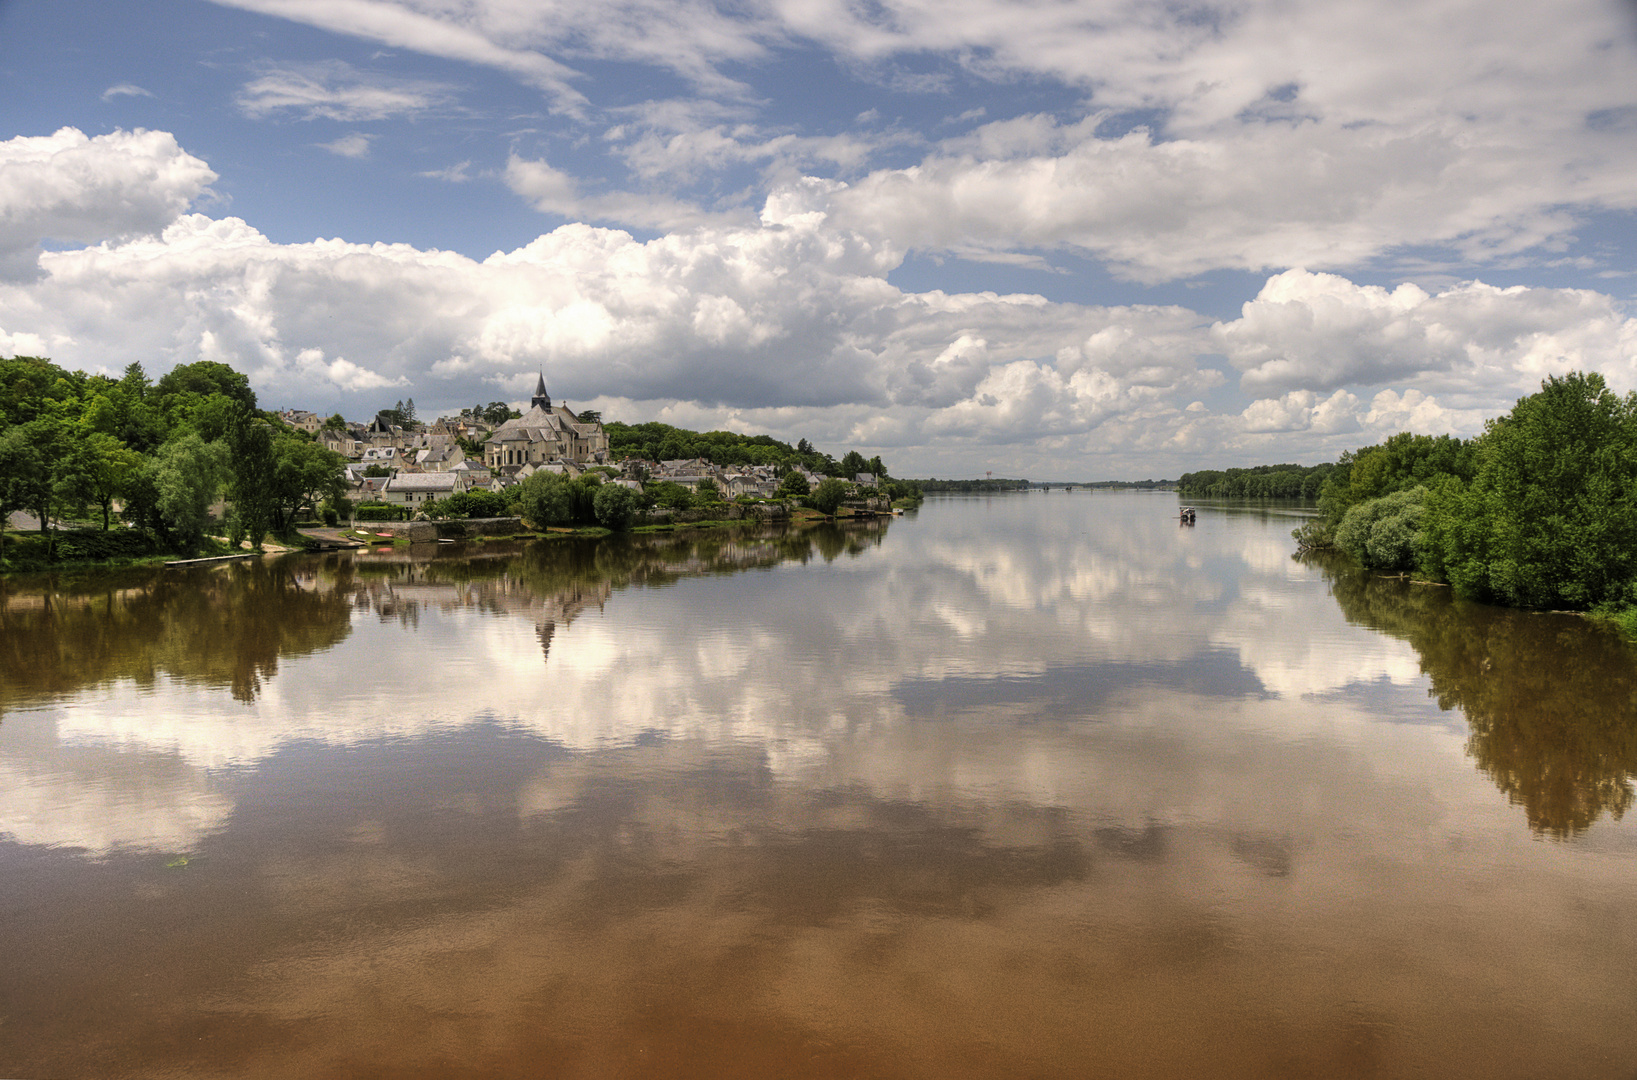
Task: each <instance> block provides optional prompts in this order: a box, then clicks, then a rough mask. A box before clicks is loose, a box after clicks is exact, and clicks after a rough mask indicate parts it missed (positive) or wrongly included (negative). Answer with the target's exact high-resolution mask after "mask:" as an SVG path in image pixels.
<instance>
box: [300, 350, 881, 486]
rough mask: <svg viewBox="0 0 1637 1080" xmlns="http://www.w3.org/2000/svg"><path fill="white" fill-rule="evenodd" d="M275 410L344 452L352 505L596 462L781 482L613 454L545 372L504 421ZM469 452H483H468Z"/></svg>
mask: <svg viewBox="0 0 1637 1080" xmlns="http://www.w3.org/2000/svg"><path fill="white" fill-rule="evenodd" d="M278 415H279V417H280V418H281V419H282V420H283V421H284V422H285V423H287V424H289V425H290V426H291V427H294V428H297V429H299V430H302V431H305V432H307V433H309V434H311V435H312V436H313V437H314V438H316V439H317V440H318V441H319V442H320V443H321V444H322V445H323V446H324V447H325V448H326V449H328V450H331V451H334V452H335V453H337V454H339V455H341V456H342V457H344V458H346V459H347V463H346V465H345V466H344V469H345V475H346V492H345V494H346V496H347V498H348V499H349V500H350V501H351V503H352V504H354V505H360V504H386V505H390V506H397V507H404V508H406V510H409V511H413V510H414V509H416V508H419V507H422V506H424V505H425V504H427V503H431V502H435V501H437V500H442V499H448V498H450V497H451V496H454V495H459V494H463V493H469V492H474V491H490V492H495V493H497V494H500V493H504V492H505V491H506V490H507V489H509V488H512V487H515V486H516V485H518V484H521V483H522V482H523V481H525V480H527V479H528V478H529V477H531V476H533V475H535V474H536V473H540V472H546V473H556V474H560V475H564V476H567V477H569V478H571V479H572V478H575V477H578V476H580V475H582V474H583V473H585V472H586V471H587V470H590V469H599V470H601V471H603V472H604V474H605V475H606V476H607V477H608V479H607V480H606V481H605V482H606V483H612V484H618V485H620V486H623V487H628V488H630V489H632V490H633V491H636V492H638V493H639V494H640V493H641V492H642V491H643V486H644V484H645V483H647V484H653V483H659V482H669V483H672V484H676V485H679V486H681V487H683V488H686V489H687V490H688V491H689V492H694V493H697V492H698V491H700V490H701V488H702V487H707V486H710V487H714V489H715V490H716V491H717V492H718V493H720V494H721V495H722V496H723V497H724V498H725V499H730V500H731V499H737V498H740V497H742V496H749V497H752V498H758V499H772V498H774V497H775V496H776V495H777V493H778V491H779V489H780V483H781V476H780V469H779V467H778V466H775V465H735V466H719V465H715V464H712V463H711V462H709V461H706V460H704V459H703V458H683V459H677V460H668V461H650V460H646V459H643V458H641V457H634V456H633V457H626V458H624V459H623V460H620V461H615V460H614V455H613V454H612V453H611V452H610V450H609V444H608V435H607V433H606V432H605V430H604V428H603V424H602V421H601V420H600V418H597V417H596V415H595V414H594V413H582V414H576V413H575V412H574V411H573V410H571V409H570V408H569V407H568V405H567V404H566V403H564V402H561V401H558V402H556V403H554V402H553V401H552V399H551V395H550V394H549V393H548V392H547V390H546V381H545V376H544V375H541V376H540V377H539V379H538V382H537V384H536V387H535V392H534V396H533V397H532V398H531V399H530V403H529V409H528V411H526V412H524V413H522V414H521V415H518V416H513V417H511V418H510V419H507V420H505V421H503V422H501V423H499V424H495V423H492V422H491V420H490V418H489V416H487V415H485V414H483V413H482V412H480V411H479V410H476V409H471V410H464V411H463V412H462V413H461V414H460V415H458V416H452V417H451V416H445V417H440V418H439V419H437V420H436V421H434V422H432V423H430V424H419V423H414V422H409V423H400V422H398V421H399V420H400V419H403V418H402V417H401V416H399V415H394V412H393V411H391V410H388V411H385V412H381V413H378V414H377V415H376V416H375V418H374V419H373V420H371V421H369V422H368V423H352V422H348V423H346V424H345V426H344V427H338V426H337V425H336V424H335V422H334V420H333V419H332V420H330V421H325V420H324V419H323V418H322V417H320V416H318V414H316V413H313V412H309V411H305V410H300V409H286V410H283V411H281V412H280V413H279V414H278ZM472 450H479V451H481V452H480V453H469V451H472ZM787 471H788V470H787ZM795 471H796V472H798V473H799V474H800V475H801V476H802V478H803V479H804V480H805V481H807V484H808V485H809V487H811V488H816V487H818V485H819V484H821V483H822V482H823V481H824V480H825V479H827V477H825V476H824V475H822V474H819V473H815V472H812V471H810V470H808V469H807V468H805V467H800V466H797V467H795ZM849 479H850V482H851V483H852V484H853V486H854V487H855V488H856V489H858V490H859V492H860V493H861V494H863V493H868V492H869V491H870V490H872V489H877V488H879V487H880V478H879V477H878V476H877V475H876V474H874V473H869V472H859V473H854V474H853V475H852V476H851V477H850V478H849Z"/></svg>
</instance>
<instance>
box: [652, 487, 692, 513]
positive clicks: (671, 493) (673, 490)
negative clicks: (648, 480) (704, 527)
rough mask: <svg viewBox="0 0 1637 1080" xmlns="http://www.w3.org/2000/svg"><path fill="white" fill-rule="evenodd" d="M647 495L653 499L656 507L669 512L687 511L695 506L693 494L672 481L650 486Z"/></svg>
mask: <svg viewBox="0 0 1637 1080" xmlns="http://www.w3.org/2000/svg"><path fill="white" fill-rule="evenodd" d="M647 494H648V495H650V496H652V497H653V500H654V505H655V506H661V507H664V508H665V509H667V510H686V509H688V508H689V507H691V506H692V505H693V493H692V492H690V491H689V490H688V489H687V488H685V487H683V486H682V485H681V484H678V483H675V482H674V481H671V480H661V481H659V482H658V483H655V484H649V485H648V488H647Z"/></svg>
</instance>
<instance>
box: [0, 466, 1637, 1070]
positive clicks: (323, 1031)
mask: <svg viewBox="0 0 1637 1080" xmlns="http://www.w3.org/2000/svg"><path fill="white" fill-rule="evenodd" d="M1288 532H1289V527H1288V522H1285V521H1278V520H1270V519H1267V518H1264V517H1263V516H1261V515H1257V514H1233V515H1230V514H1217V513H1215V511H1214V510H1207V512H1204V513H1202V515H1201V518H1200V521H1199V524H1198V526H1197V527H1196V528H1194V529H1188V530H1180V529H1178V528H1177V526H1176V522H1175V512H1174V505H1173V504H1172V503H1171V502H1169V501H1167V500H1165V499H1163V498H1157V497H1143V496H1129V497H1124V496H1121V497H1111V498H1105V497H1104V496H1102V495H1100V494H1099V495H1095V496H1094V495H1091V494H1089V493H1077V494H1076V495H1075V496H1059V495H1053V496H1051V497H1050V498H1049V499H1047V498H1046V497H1019V498H1016V499H997V500H993V501H979V500H966V501H962V502H953V501H952V502H950V503H947V504H939V503H937V502H933V503H929V505H928V507H927V508H926V509H925V510H924V511H923V514H922V517H921V519H920V520H917V521H914V522H901V523H899V524H896V525H892V526H891V528H890V530H888V531H882V530H881V529H880V528H872V529H869V530H861V531H850V532H849V531H832V530H825V531H819V532H809V533H801V532H795V533H784V532H768V533H766V534H747V533H738V534H733V535H722V534H713V535H704V536H691V535H687V534H676V535H672V536H662V537H655V538H649V539H643V540H638V541H634V542H631V543H623V542H616V543H601V544H585V543H579V542H576V541H566V542H556V541H554V542H551V543H546V544H539V545H528V546H507V545H498V546H494V545H491V546H485V547H482V548H478V547H473V548H471V549H468V550H466V551H456V550H453V547H452V546H450V545H445V546H442V547H440V548H436V549H427V550H424V551H422V550H409V551H405V550H402V549H399V550H391V551H388V552H386V553H374V554H370V555H367V556H363V557H353V556H335V557H327V558H323V559H301V560H291V561H290V563H289V565H290V566H291V567H293V568H294V571H295V573H296V576H297V587H299V589H301V590H302V591H304V592H309V593H312V594H314V595H317V596H327V597H332V598H333V599H334V600H336V601H338V602H339V603H340V604H341V605H342V606H343V607H344V609H345V616H346V618H345V620H344V621H345V623H346V625H347V626H348V627H350V629H348V630H347V631H346V632H345V633H344V634H343V636H341V637H339V638H337V639H336V640H335V642H334V643H333V645H331V646H328V647H327V648H324V649H320V650H317V651H311V652H306V653H301V654H295V653H289V654H284V655H283V656H281V657H280V663H279V666H278V668H277V670H276V673H272V672H270V671H268V672H264V673H263V674H262V676H261V682H260V684H259V687H258V688H257V689H255V690H254V692H253V693H252V694H251V695H250V696H249V697H248V698H246V697H242V696H241V697H237V698H235V697H234V696H233V695H232V694H231V693H230V690H231V684H230V682H216V683H208V684H207V683H205V682H202V681H184V680H182V679H181V678H180V677H159V676H156V677H155V678H154V679H153V681H152V683H151V685H147V686H142V687H138V686H136V684H134V683H133V682H132V681H131V679H132V678H134V677H133V676H129V675H128V674H125V673H123V672H116V673H114V674H111V675H102V676H98V679H99V680H100V681H95V682H87V683H84V684H77V683H75V682H74V681H73V679H72V678H71V677H69V676H66V675H64V676H59V681H58V682H57V683H55V684H52V686H54V687H55V689H49V690H42V689H35V690H31V691H30V694H31V695H32V696H30V697H28V698H27V704H25V705H21V706H17V707H15V708H14V709H13V710H12V711H11V712H9V713H8V714H7V716H6V717H5V722H4V724H3V725H0V832H4V833H7V834H8V837H7V840H6V841H5V842H3V843H0V956H4V957H6V959H7V963H6V964H0V1001H3V1002H5V1003H6V1015H5V1017H4V1023H3V1024H0V1074H5V1075H24V1076H29V1075H40V1076H46V1075H117V1074H122V1073H123V1074H129V1075H174V1076H182V1077H188V1076H211V1077H229V1076H246V1077H249V1076H255V1077H280V1076H290V1077H304V1076H313V1075H349V1074H376V1075H385V1074H392V1075H399V1074H402V1075H417V1074H419V1075H431V1074H437V1075H472V1076H529V1075H540V1074H542V1073H545V1074H549V1075H561V1076H586V1077H592V1076H656V1075H658V1076H667V1075H698V1076H712V1077H718V1076H755V1077H761V1076H768V1075H781V1076H786V1075H788V1076H803V1075H806V1076H834V1075H857V1076H866V1075H867V1076H881V1077H906V1078H908V1077H917V1078H919V1077H938V1078H939V1080H945V1078H949V1077H964V1076H971V1077H992V1076H1013V1075H1029V1076H1042V1077H1046V1076H1051V1077H1058V1076H1061V1077H1071V1076H1075V1077H1077V1076H1082V1075H1085V1074H1087V1072H1100V1073H1106V1074H1108V1075H1115V1076H1202V1075H1208V1076H1213V1077H1244V1078H1247V1080H1248V1078H1252V1077H1255V1078H1263V1077H1278V1076H1290V1077H1298V1076H1300V1077H1308V1076H1338V1077H1340V1076H1349V1077H1351V1076H1369V1075H1379V1076H1396V1075H1430V1076H1440V1077H1466V1076H1471V1077H1484V1078H1485V1080H1491V1078H1493V1077H1518V1078H1520V1080H1521V1078H1523V1077H1529V1076H1539V1075H1555V1074H1556V1073H1559V1072H1562V1063H1563V1062H1565V1061H1574V1062H1579V1061H1610V1062H1619V1061H1631V1060H1637V1003H1634V1001H1633V999H1632V997H1631V995H1630V993H1629V990H1630V979H1631V977H1630V973H1631V971H1632V970H1633V967H1634V965H1637V936H1634V929H1637V908H1634V906H1633V901H1632V899H1631V898H1632V896H1633V895H1637V889H1634V885H1637V870H1634V867H1637V837H1634V835H1633V831H1632V828H1631V825H1630V823H1629V821H1628V823H1626V824H1624V825H1618V824H1616V823H1615V822H1613V821H1612V820H1611V817H1612V815H1611V814H1610V813H1604V815H1603V819H1602V823H1601V824H1600V825H1599V827H1598V828H1596V829H1593V830H1590V831H1589V832H1588V833H1585V834H1582V835H1580V836H1578V837H1577V838H1576V840H1575V842H1574V843H1565V844H1540V843H1536V842H1534V840H1535V836H1534V834H1532V833H1531V832H1530V831H1529V830H1528V829H1526V828H1524V827H1523V822H1522V820H1521V819H1522V817H1523V815H1521V814H1519V812H1518V811H1516V810H1515V809H1513V808H1512V807H1510V806H1508V805H1506V803H1505V801H1504V800H1502V799H1499V798H1497V797H1496V795H1495V791H1494V788H1493V786H1492V785H1491V783H1490V781H1489V780H1488V779H1486V778H1485V775H1484V774H1482V773H1480V772H1478V771H1477V770H1475V769H1473V768H1472V765H1471V761H1470V759H1469V757H1468V756H1467V755H1468V752H1469V751H1468V745H1469V735H1470V739H1471V743H1470V745H1471V746H1473V747H1476V746H1477V745H1478V743H1477V740H1478V739H1479V738H1480V735H1479V734H1478V732H1479V729H1478V727H1476V726H1474V727H1473V728H1472V729H1471V732H1470V733H1469V730H1468V728H1467V726H1466V725H1465V724H1462V723H1460V722H1458V720H1457V719H1456V718H1455V717H1454V716H1452V715H1451V714H1449V713H1446V712H1442V711H1440V710H1439V708H1438V703H1437V701H1435V700H1432V699H1429V698H1428V697H1427V696H1426V689H1427V687H1428V685H1429V683H1430V684H1432V685H1434V686H1443V685H1445V684H1446V683H1447V682H1449V681H1450V680H1449V679H1447V678H1446V677H1445V676H1444V675H1441V674H1438V673H1437V672H1436V671H1433V672H1432V674H1431V677H1430V679H1429V676H1428V675H1424V674H1423V673H1422V664H1423V662H1422V661H1421V660H1418V650H1419V649H1420V648H1421V646H1420V644H1419V639H1418V638H1411V637H1405V636H1404V633H1403V628H1400V629H1399V630H1394V629H1393V628H1392V627H1391V626H1390V625H1388V624H1389V623H1390V622H1391V620H1390V619H1389V618H1387V617H1386V616H1385V615H1382V614H1380V613H1376V614H1369V613H1365V614H1361V612H1368V611H1373V610H1374V608H1372V605H1375V606H1376V607H1380V608H1382V610H1383V611H1385V610H1386V608H1387V607H1388V606H1389V605H1387V603H1386V601H1385V600H1383V599H1381V598H1380V597H1378V596H1377V593H1376V591H1375V587H1374V586H1372V585H1371V584H1370V583H1369V582H1367V581H1362V582H1352V581H1351V580H1350V579H1345V578H1344V576H1342V575H1339V574H1337V573H1336V572H1335V571H1334V570H1333V569H1331V570H1329V571H1326V570H1324V569H1322V568H1320V567H1318V566H1315V565H1312V564H1303V563H1298V562H1294V561H1292V560H1291V559H1290V558H1289V541H1288ZM1327 573H1328V574H1329V581H1330V583H1331V586H1332V588H1333V589H1334V590H1335V592H1336V596H1337V597H1338V598H1340V599H1341V600H1342V604H1341V605H1340V606H1339V607H1338V604H1337V602H1336V600H1334V599H1332V598H1331V596H1330V595H1329V593H1328V592H1327V590H1326V587H1325V586H1326V580H1327V578H1326V574H1327ZM122 580H123V579H122ZM1355 584H1356V585H1357V586H1358V589H1359V590H1360V591H1359V595H1358V596H1353V595H1352V594H1351V593H1350V592H1349V591H1348V590H1350V589H1352V588H1353V586H1354V585H1355ZM1386 584H1387V585H1388V586H1390V587H1395V588H1396V585H1395V583H1386ZM121 587H122V588H135V587H136V586H134V585H131V584H130V583H129V582H128V581H127V582H126V583H125V584H123V585H121ZM1393 595H1394V596H1396V595H1397V594H1396V593H1395V594H1393ZM52 602H53V603H55V602H56V601H55V600H53V601H52ZM23 606H24V607H26V606H27V605H23ZM1344 612H1345V613H1346V614H1348V615H1349V616H1350V617H1351V618H1352V620H1353V621H1349V620H1348V618H1344V617H1343V614H1344ZM1406 617H1408V616H1406ZM1433 617H1434V619H1435V620H1436V618H1437V617H1440V616H1437V613H1436V612H1434V613H1433ZM1575 626H1576V627H1579V628H1580V629H1582V630H1584V629H1585V628H1584V627H1583V626H1581V624H1579V623H1576V624H1575ZM1383 629H1386V630H1388V632H1387V633H1383V632H1381V631H1382V630H1383ZM1450 632H1451V633H1455V631H1453V630H1452V631H1450ZM173 633H174V632H173ZM1485 633H1486V634H1487V635H1488V637H1489V638H1494V637H1495V633H1494V631H1493V630H1490V631H1486V632H1485ZM1457 636H1458V634H1457ZM1582 645H1583V643H1582V642H1581V639H1580V638H1578V637H1571V638H1568V639H1566V640H1565V643H1564V648H1565V649H1567V650H1568V651H1570V652H1571V653H1574V654H1576V655H1578V654H1579V653H1581V652H1584V651H1585V649H1584V648H1583V647H1582ZM1488 655H1491V656H1492V657H1493V662H1494V665H1495V666H1498V665H1499V664H1500V663H1501V662H1502V661H1503V659H1504V661H1505V662H1506V663H1508V664H1522V663H1529V662H1531V661H1537V662H1538V661H1539V660H1540V656H1539V654H1538V653H1536V652H1531V651H1529V650H1527V649H1522V648H1518V647H1512V648H1511V649H1510V651H1508V652H1506V653H1505V654H1504V656H1502V655H1497V654H1494V653H1490V654H1488ZM182 662H183V661H182V660H171V659H169V658H167V660H166V663H176V664H180V663H182ZM1610 662H1612V660H1611V661H1610ZM1599 663H1601V662H1599ZM1464 665H1465V661H1463V662H1462V663H1461V664H1458V665H1456V666H1457V667H1462V668H1463V670H1464ZM157 670H158V671H159V672H160V675H165V674H166V672H167V671H168V670H169V669H167V668H164V667H162V666H161V667H159V668H157ZM1430 670H1431V669H1430V668H1429V671H1430ZM1596 670H1598V671H1602V670H1603V668H1602V667H1601V666H1598V667H1597V668H1596ZM41 685H44V684H41ZM1622 685H1624V684H1622ZM1621 700H1625V699H1621ZM1456 704H1459V705H1460V706H1461V708H1462V709H1463V710H1464V709H1466V708H1467V707H1468V705H1467V704H1466V702H1465V699H1463V700H1462V701H1460V702H1456ZM1500 726H1502V725H1500V724H1499V722H1494V723H1491V725H1490V729H1493V730H1499V729H1500ZM1482 737H1483V738H1486V739H1491V740H1493V734H1492V733H1491V734H1487V735H1483V736H1482ZM1540 737H1541V738H1545V737H1546V733H1545V732H1541V733H1540ZM1525 743H1526V746H1525V749H1526V750H1527V749H1528V745H1527V741H1525ZM1471 752H1473V753H1476V752H1477V751H1476V750H1473V751H1471ZM1484 753H1485V754H1488V755H1489V757H1488V758H1485V759H1484V760H1494V761H1500V762H1502V763H1503V764H1504V763H1506V762H1508V761H1509V760H1510V759H1508V758H1507V756H1506V752H1501V751H1497V750H1494V749H1490V750H1485V751H1484ZM1520 754H1521V755H1522V756H1523V757H1527V753H1524V752H1522V751H1519V752H1513V757H1514V758H1517V757H1519V756H1520ZM1508 767H1510V768H1513V769H1514V770H1518V769H1524V768H1527V767H1530V766H1527V764H1526V763H1523V764H1519V763H1517V762H1512V763H1511V764H1510V765H1509V766H1508ZM1576 767H1579V766H1576ZM88 856H95V857H94V858H93V857H88ZM132 987H141V988H142V994H141V995H140V996H133V994H132V993H131V988H132ZM1520 988H1525V990H1520Z"/></svg>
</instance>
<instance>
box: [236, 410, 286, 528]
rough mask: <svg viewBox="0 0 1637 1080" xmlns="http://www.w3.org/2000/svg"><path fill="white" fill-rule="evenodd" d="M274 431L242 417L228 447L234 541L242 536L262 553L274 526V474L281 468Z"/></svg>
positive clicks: (265, 425)
mask: <svg viewBox="0 0 1637 1080" xmlns="http://www.w3.org/2000/svg"><path fill="white" fill-rule="evenodd" d="M273 442H274V439H273V428H272V426H271V425H269V424H265V423H263V422H261V421H259V420H251V419H250V418H249V417H246V416H241V417H239V418H238V422H237V423H236V424H235V425H234V427H233V429H232V431H231V432H230V433H229V436H228V440H227V446H228V449H229V451H230V455H229V472H230V474H231V477H232V484H231V487H230V490H229V492H228V495H229V497H230V498H231V499H232V500H233V520H234V523H235V528H234V530H233V534H232V535H233V538H234V539H235V540H237V539H238V537H239V535H240V534H241V533H242V534H243V535H244V536H245V537H246V538H247V539H249V541H250V546H251V547H253V548H255V549H256V550H258V551H260V550H261V545H262V539H263V538H264V537H265V536H266V535H267V533H268V530H270V529H271V528H273V527H274V516H275V505H276V501H277V500H276V495H275V493H274V490H273V482H274V481H273V474H274V470H275V469H276V467H277V461H276V453H275V451H274V447H273Z"/></svg>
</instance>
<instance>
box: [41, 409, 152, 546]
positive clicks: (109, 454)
mask: <svg viewBox="0 0 1637 1080" xmlns="http://www.w3.org/2000/svg"><path fill="white" fill-rule="evenodd" d="M141 465H142V455H141V454H139V453H137V452H136V451H135V450H132V449H131V448H130V447H128V446H126V445H125V444H124V443H123V442H121V441H120V440H119V439H117V438H115V437H114V436H112V435H109V434H106V433H105V432H101V431H93V432H90V433H88V434H84V435H81V436H80V437H79V438H78V439H77V440H75V446H74V449H73V451H72V452H71V453H70V455H69V461H68V470H67V475H66V476H65V477H64V478H63V480H62V482H61V485H60V489H61V491H62V494H63V495H64V496H65V497H66V498H68V499H70V500H72V501H75V502H81V503H85V502H89V503H94V504H95V505H96V506H97V508H98V509H100V510H101V511H102V529H103V531H104V532H107V531H108V526H109V524H110V520H111V518H112V515H113V506H114V500H115V499H116V498H118V497H119V496H120V495H121V494H123V493H124V491H125V486H126V484H127V483H129V482H130V479H131V476H132V475H133V474H134V473H135V472H136V470H137V469H138V468H140V467H141Z"/></svg>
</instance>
